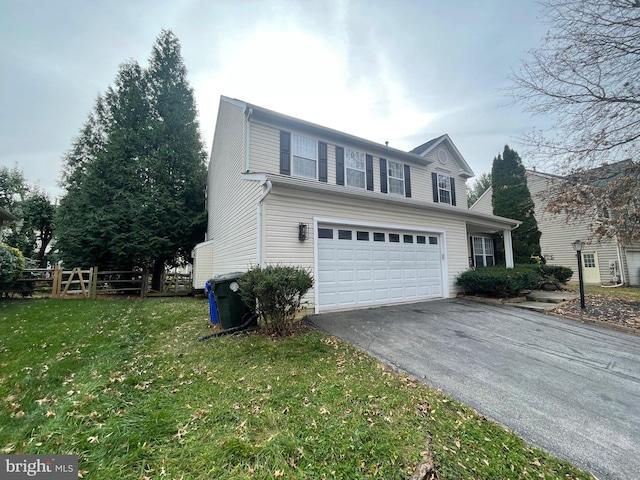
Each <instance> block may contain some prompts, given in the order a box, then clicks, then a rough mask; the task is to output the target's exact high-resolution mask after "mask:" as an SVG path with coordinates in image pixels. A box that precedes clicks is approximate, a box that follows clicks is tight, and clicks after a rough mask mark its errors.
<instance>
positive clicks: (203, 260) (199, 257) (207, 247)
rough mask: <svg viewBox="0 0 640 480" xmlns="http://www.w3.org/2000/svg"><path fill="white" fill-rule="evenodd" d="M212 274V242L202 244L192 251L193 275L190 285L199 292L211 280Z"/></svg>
mask: <svg viewBox="0 0 640 480" xmlns="http://www.w3.org/2000/svg"><path fill="white" fill-rule="evenodd" d="M212 272H213V242H203V243H200V244H198V245H196V247H195V248H194V249H193V273H192V280H191V284H192V286H193V288H195V289H198V290H201V289H203V288H204V285H205V283H207V281H208V280H210V279H211V275H212Z"/></svg>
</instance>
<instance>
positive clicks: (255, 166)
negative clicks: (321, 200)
mask: <svg viewBox="0 0 640 480" xmlns="http://www.w3.org/2000/svg"><path fill="white" fill-rule="evenodd" d="M287 131H290V132H291V133H297V134H300V135H304V136H307V137H309V138H313V139H315V140H316V141H321V142H325V143H326V144H327V163H328V165H327V183H328V184H331V185H336V144H335V143H332V142H331V141H328V140H327V139H326V138H320V137H318V136H311V135H309V134H306V133H304V132H296V131H295V130H287ZM250 144H251V146H250V170H251V171H252V172H261V173H280V129H279V128H274V127H271V126H268V125H265V124H261V123H257V122H251V141H250ZM338 146H339V147H343V148H345V149H346V148H352V147H350V146H349V145H346V144H345V145H338ZM354 150H357V151H359V152H362V153H365V154H369V152H367V151H366V150H363V149H361V148H354ZM386 159H387V162H388V161H390V160H392V161H395V159H394V158H393V157H392V156H391V157H386ZM400 163H402V164H407V165H409V166H410V168H411V198H413V199H415V200H417V201H423V202H433V187H432V182H431V172H432V171H435V169H434V168H432V166H429V167H425V166H423V165H416V164H410V163H406V162H402V161H401V162H400ZM448 166H449V167H451V166H454V164H453V160H450V161H449V165H448ZM455 167H456V168H457V164H455ZM441 171H444V170H441ZM448 174H449V175H450V176H452V177H454V178H455V181H456V203H457V206H458V207H460V208H464V209H466V208H467V204H466V182H465V179H464V178H463V177H458V176H457V175H456V174H454V173H452V172H449V173H448ZM345 188H355V187H348V186H346V185H345ZM373 191H374V192H380V157H379V156H375V155H373ZM390 195H393V194H390Z"/></svg>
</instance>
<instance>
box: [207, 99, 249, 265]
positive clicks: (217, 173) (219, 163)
mask: <svg viewBox="0 0 640 480" xmlns="http://www.w3.org/2000/svg"><path fill="white" fill-rule="evenodd" d="M244 119H245V117H244V111H243V108H242V107H240V106H238V105H236V104H234V103H231V102H229V101H227V100H225V99H223V100H222V101H221V102H220V110H219V112H218V120H217V122H216V131H215V137H214V142H213V147H212V152H211V161H210V163H209V171H208V180H207V182H208V202H207V203H208V215H209V223H208V229H207V239H209V240H212V241H213V271H212V272H211V274H212V275H219V274H225V273H230V272H233V271H242V270H246V269H247V268H249V266H250V265H251V264H252V263H255V261H256V201H257V199H258V198H259V196H260V192H261V188H260V186H259V184H258V182H250V181H246V180H243V179H242V178H241V173H242V172H243V170H244V165H245V157H244Z"/></svg>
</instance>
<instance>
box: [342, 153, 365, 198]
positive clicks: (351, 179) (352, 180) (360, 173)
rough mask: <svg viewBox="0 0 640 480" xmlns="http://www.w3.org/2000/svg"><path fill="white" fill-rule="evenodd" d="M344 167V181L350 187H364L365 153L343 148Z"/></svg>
mask: <svg viewBox="0 0 640 480" xmlns="http://www.w3.org/2000/svg"><path fill="white" fill-rule="evenodd" d="M344 168H345V170H346V175H345V176H346V181H347V182H346V183H347V185H348V186H350V187H358V188H366V186H367V185H366V163H365V155H364V153H362V152H356V151H355V150H350V149H348V148H345V150H344Z"/></svg>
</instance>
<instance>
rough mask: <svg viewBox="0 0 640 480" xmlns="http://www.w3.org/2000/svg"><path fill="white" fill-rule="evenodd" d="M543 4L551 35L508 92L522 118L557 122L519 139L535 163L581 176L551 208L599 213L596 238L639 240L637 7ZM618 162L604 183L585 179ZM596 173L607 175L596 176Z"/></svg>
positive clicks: (627, 0)
mask: <svg viewBox="0 0 640 480" xmlns="http://www.w3.org/2000/svg"><path fill="white" fill-rule="evenodd" d="M540 3H541V5H542V7H543V8H542V15H543V21H545V22H546V23H547V24H548V26H549V32H548V33H547V35H546V37H545V39H544V42H543V44H542V46H541V47H539V48H536V49H534V50H531V51H530V52H529V53H530V57H529V59H528V60H526V61H525V62H524V63H523V66H522V68H521V69H520V71H518V72H514V73H513V75H512V76H511V80H512V82H513V83H512V87H511V88H510V91H509V93H510V94H511V96H512V98H513V99H514V100H515V102H516V103H520V104H522V105H523V106H524V108H525V110H526V111H528V112H531V113H533V114H542V115H546V114H552V115H554V116H555V118H556V122H555V125H553V127H552V128H551V129H550V131H547V132H544V131H536V132H533V133H532V134H530V135H528V136H527V137H526V138H525V139H524V140H525V143H526V144H527V145H528V146H529V147H531V148H530V150H531V153H534V154H536V155H537V157H538V162H539V164H540V162H546V164H547V165H548V166H549V167H550V170H552V171H555V172H557V173H560V174H563V175H570V174H575V173H578V175H573V176H571V177H570V180H569V181H568V182H567V184H566V185H564V186H563V187H562V190H563V191H562V193H561V194H560V195H559V197H558V199H557V200H556V201H555V202H552V204H551V208H552V209H554V210H555V211H563V212H565V213H567V214H568V215H570V216H572V215H573V216H577V215H584V214H585V213H587V212H588V213H590V214H593V213H594V210H596V211H597V214H596V216H595V217H594V223H593V228H592V230H593V231H594V233H596V234H597V236H599V237H602V236H605V237H617V238H618V239H619V240H620V241H622V242H624V243H628V242H629V241H634V240H638V239H640V232H639V231H638V226H637V218H638V216H639V211H638V203H639V201H638V196H639V195H640V163H638V160H639V158H638V156H639V153H640V41H639V40H638V39H640V0H542V1H541V2H540ZM621 161H625V162H624V168H623V169H614V171H615V172H616V174H615V178H614V179H612V180H611V181H609V182H607V183H606V184H601V185H598V182H596V181H595V179H594V178H593V177H594V173H588V171H589V170H591V169H594V168H596V167H598V166H601V165H606V164H610V165H613V164H616V163H619V162H621ZM598 174H603V175H606V174H605V173H604V170H600V169H596V170H595V175H598ZM587 191H588V192H589V194H588V195H586V192H587ZM622 200H623V201H624V204H619V203H620V201H622ZM618 204H619V205H618ZM595 206H598V207H599V208H594V207H595ZM634 219H636V220H635V221H634Z"/></svg>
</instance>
